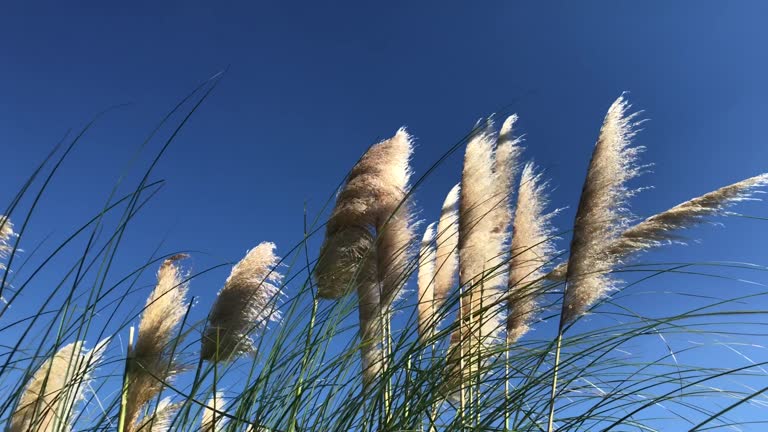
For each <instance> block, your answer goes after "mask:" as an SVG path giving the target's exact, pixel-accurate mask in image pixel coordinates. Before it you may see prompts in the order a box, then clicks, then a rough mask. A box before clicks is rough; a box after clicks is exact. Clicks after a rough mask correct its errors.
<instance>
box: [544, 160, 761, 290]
mask: <svg viewBox="0 0 768 432" xmlns="http://www.w3.org/2000/svg"><path fill="white" fill-rule="evenodd" d="M766 185H768V174H760V175H757V176H754V177H750V178H748V179H745V180H742V181H740V182H736V183H733V184H730V185H728V186H723V187H721V188H720V189H717V190H714V191H712V192H709V193H706V194H704V195H701V196H699V197H696V198H693V199H690V200H688V201H685V202H683V203H680V204H678V205H676V206H674V207H672V208H670V209H669V210H666V211H663V212H661V213H658V214H656V215H653V216H651V217H649V218H647V219H645V220H643V221H642V222H640V223H638V224H637V225H634V226H632V227H631V228H628V229H627V230H625V231H624V232H623V233H621V236H620V237H619V238H618V239H616V240H615V241H614V242H613V243H611V244H610V245H608V247H607V248H606V254H608V255H611V256H613V257H615V258H616V259H618V260H623V259H625V258H627V257H629V256H631V255H633V254H636V253H640V252H643V251H647V250H650V249H653V248H656V247H659V246H663V245H666V244H670V243H682V241H681V239H680V237H678V236H677V235H675V231H679V230H682V229H686V228H691V227H693V226H695V225H698V224H701V223H704V222H706V220H707V217H709V216H717V215H726V214H727V211H726V210H727V209H728V207H730V206H732V205H734V204H737V203H739V202H741V201H747V200H751V199H754V198H752V196H753V195H754V193H756V192H757V191H756V190H755V189H758V188H761V187H764V186H766ZM567 271H568V263H563V264H560V265H558V266H557V267H556V268H555V269H554V270H552V272H550V273H549V274H548V275H547V278H548V279H550V280H564V279H565V276H566V274H567Z"/></svg>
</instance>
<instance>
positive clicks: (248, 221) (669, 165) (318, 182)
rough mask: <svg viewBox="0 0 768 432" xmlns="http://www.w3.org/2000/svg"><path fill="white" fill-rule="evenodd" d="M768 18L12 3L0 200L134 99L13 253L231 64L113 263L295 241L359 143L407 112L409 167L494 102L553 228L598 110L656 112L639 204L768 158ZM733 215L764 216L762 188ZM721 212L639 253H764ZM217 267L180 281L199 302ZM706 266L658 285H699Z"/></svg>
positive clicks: (436, 186) (231, 256) (102, 130)
mask: <svg viewBox="0 0 768 432" xmlns="http://www.w3.org/2000/svg"><path fill="white" fill-rule="evenodd" d="M766 13H768V3H765V2H758V1H752V2H746V1H745V2H729V3H726V2H714V1H699V2H692V1H691V2H674V3H673V2H662V1H646V2H610V3H609V2H579V3H575V2H573V3H570V2H569V3H562V4H559V3H549V2H547V3H544V2H539V3H536V4H535V5H534V4H533V2H531V3H529V4H522V3H513V2H482V4H481V3H478V4H474V5H473V6H472V7H470V6H468V3H460V2H440V3H431V4H430V3H428V2H387V3H386V4H384V3H382V4H375V5H373V4H370V5H364V4H361V3H360V2H332V3H323V4H320V3H319V2H306V3H293V2H291V3H289V2H259V3H257V2H252V3H248V4H246V3H237V4H229V3H227V4H224V3H222V2H176V3H165V4H156V2H147V3H145V4H140V3H137V2H131V4H130V6H127V5H122V6H113V5H106V4H105V3H103V2H79V3H78V4H77V5H72V4H69V5H62V4H54V3H51V4H49V5H45V6H42V5H35V6H32V5H29V4H27V5H22V6H19V5H11V4H6V5H4V6H3V13H2V16H0V41H1V42H0V101H1V102H0V149H2V154H3V162H4V163H3V169H2V170H0V181H2V184H3V187H2V188H1V189H0V199H1V200H5V201H6V202H7V201H8V200H10V199H11V197H12V195H13V193H15V191H16V190H17V189H18V187H19V186H20V185H21V183H22V181H23V180H24V179H25V178H26V175H28V174H29V173H30V171H31V170H32V169H33V167H34V166H35V165H36V164H37V163H39V161H40V160H41V159H42V158H43V157H44V155H45V154H46V153H47V152H48V151H49V150H50V149H51V147H52V146H53V145H54V144H55V143H56V142H57V141H58V140H59V139H60V138H61V136H62V135H63V134H64V133H65V132H66V131H67V130H68V129H69V128H75V129H77V128H79V127H82V126H83V125H84V124H85V123H86V122H87V121H88V120H89V119H90V118H91V117H92V116H93V115H94V114H95V113H96V112H98V111H100V110H102V109H104V108H106V107H108V106H112V105H115V104H121V103H130V105H128V106H126V107H123V108H119V109H117V110H114V111H112V112H110V113H109V114H108V115H107V116H106V117H105V118H103V119H102V120H100V121H99V122H98V123H97V124H96V126H95V127H94V129H93V130H92V131H91V132H89V133H88V134H87V136H86V137H85V139H84V140H83V142H82V144H81V145H80V146H79V147H78V148H77V149H76V151H75V152H74V153H73V154H72V156H71V157H70V158H69V159H68V160H67V162H66V164H65V165H64V166H63V167H62V169H61V171H60V173H59V175H58V177H57V178H56V181H55V182H54V185H53V186H52V187H51V189H50V190H49V193H47V194H46V195H45V199H44V200H43V202H42V204H41V207H40V210H39V212H38V213H37V216H36V217H35V218H33V220H32V224H33V225H32V228H31V229H30V234H29V237H28V241H29V243H28V246H26V249H31V248H32V247H33V245H35V244H37V243H38V242H39V241H41V240H42V239H43V238H45V237H46V236H48V235H50V238H49V240H48V241H49V242H51V243H52V244H55V242H56V240H57V239H62V238H64V237H65V235H66V234H67V233H68V232H69V231H70V230H71V229H72V227H74V226H75V225H76V224H77V223H78V222H82V221H84V220H85V219H86V218H87V217H90V216H91V215H93V214H94V213H95V212H96V211H97V210H98V209H99V208H100V206H101V205H102V204H103V202H104V201H105V200H106V197H107V195H108V193H109V192H110V190H111V187H112V185H113V184H114V182H115V181H116V180H117V178H118V176H119V174H120V172H122V170H123V169H124V168H125V166H126V163H127V160H128V159H130V157H131V156H132V155H133V154H134V153H135V152H136V150H137V149H138V147H139V145H140V143H141V142H142V140H143V138H144V137H145V135H146V134H147V133H148V132H149V131H150V130H151V128H152V127H153V126H154V125H155V124H156V122H157V121H158V120H159V119H160V118H161V117H162V115H163V113H164V112H166V111H167V110H168V109H170V108H171V107H172V106H173V105H174V104H175V102H176V101H177V100H178V99H179V98H180V97H182V96H183V95H185V94H186V93H187V92H188V91H189V90H190V89H192V88H194V86H195V85H196V84H197V83H199V82H200V81H202V80H204V79H205V78H207V77H209V76H211V75H213V74H214V73H216V72H218V71H220V70H222V69H224V68H227V67H229V70H228V72H227V73H226V75H225V77H224V79H223V80H222V81H221V84H220V85H219V86H218V88H217V89H216V90H215V91H214V93H213V94H212V96H211V97H210V98H209V100H208V101H206V102H205V104H204V105H203V107H202V108H201V109H200V111H199V112H197V113H196V114H195V115H194V116H193V118H192V120H191V122H190V124H189V125H188V127H185V128H184V130H183V131H182V132H181V134H180V135H179V136H178V138H177V139H176V140H175V142H174V143H173V145H172V146H171V148H170V149H169V151H168V152H167V154H166V155H165V156H164V158H163V159H162V161H161V163H160V164H159V166H158V167H157V170H156V172H155V175H154V177H153V178H155V179H159V178H162V179H165V180H166V181H167V184H166V186H165V187H164V189H163V191H162V192H161V194H160V195H159V196H158V198H157V200H156V201H154V203H153V204H152V205H151V206H150V207H149V208H148V209H147V210H146V211H145V212H143V214H142V216H141V217H140V219H137V225H136V227H135V228H134V229H133V230H132V231H131V234H130V239H129V240H128V242H127V243H126V246H125V250H124V252H123V260H124V261H122V262H123V263H124V264H121V265H122V266H124V267H123V269H131V268H135V266H136V265H139V264H140V263H141V262H143V260H145V259H146V257H147V256H148V255H150V254H152V252H153V251H154V249H155V247H157V246H158V245H159V244H161V243H162V246H161V247H160V250H161V251H173V250H178V249H189V250H199V251H204V254H200V255H199V256H195V258H194V259H193V260H192V265H193V266H194V267H196V268H203V267H205V266H206V265H209V264H212V263H218V262H222V261H227V260H236V259H238V258H239V257H240V256H242V254H243V253H244V252H245V251H246V250H247V249H249V248H250V247H252V246H254V245H255V244H256V243H258V242H260V241H263V240H270V241H274V242H276V243H277V245H278V253H280V252H282V251H285V250H286V249H288V248H289V247H290V246H292V245H293V244H295V243H296V242H298V241H299V240H301V235H302V231H301V230H302V219H303V208H304V205H305V203H306V204H307V206H308V208H309V212H310V214H311V215H316V214H317V212H318V211H319V210H320V207H321V206H322V205H323V203H324V202H325V200H326V199H328V197H330V196H331V194H332V193H333V192H334V188H335V187H336V185H337V184H338V182H339V181H340V179H341V178H342V176H343V175H344V174H345V172H346V171H347V170H348V169H349V168H350V167H351V165H352V164H353V163H354V162H355V161H356V160H357V158H358V157H359V156H360V154H361V153H362V152H363V151H364V150H365V149H366V148H367V146H369V145H370V144H372V143H374V142H376V141H377V140H379V139H381V138H385V137H388V136H390V135H392V134H393V133H394V132H395V131H396V130H397V129H398V128H399V127H400V126H403V125H405V126H407V127H408V129H409V131H410V132H411V133H412V134H413V135H414V136H415V137H416V143H417V148H416V152H415V156H414V160H413V167H414V171H415V174H416V176H417V177H418V176H420V175H421V174H423V173H424V171H425V170H426V169H428V168H429V167H430V166H431V165H432V164H433V163H434V162H435V161H436V160H437V159H438V158H439V157H440V156H441V155H442V154H443V153H444V152H445V151H446V150H447V149H448V148H449V147H450V146H451V145H453V144H454V143H456V142H457V141H458V140H459V139H461V137H462V136H464V134H465V133H466V132H467V131H468V130H470V129H471V127H472V126H473V124H474V123H475V121H476V120H477V119H478V118H480V117H482V116H484V115H488V114H490V113H493V112H497V111H501V110H508V111H511V112H516V113H518V114H519V116H520V121H519V126H520V132H521V133H524V134H525V137H526V145H527V151H526V154H525V155H526V157H527V158H529V159H533V160H535V161H536V162H537V163H538V164H539V165H540V166H541V167H543V169H544V170H545V171H546V175H547V176H548V177H549V178H551V184H552V186H553V187H554V192H553V194H552V201H553V205H554V206H557V207H566V206H567V207H569V209H568V210H566V211H564V212H563V214H562V215H561V216H560V217H559V218H558V219H557V223H558V224H559V227H560V228H563V229H566V228H567V227H568V226H569V224H570V223H571V221H572V218H573V209H575V207H576V205H577V203H578V197H579V192H580V189H581V184H582V180H583V177H584V173H585V171H586V168H587V164H588V162H589V157H590V153H591V150H592V147H593V145H594V141H595V138H596V136H597V132H598V130H599V127H600V123H601V121H602V117H603V115H604V113H605V111H606V109H607V108H608V106H609V105H610V104H611V102H612V101H613V100H614V99H615V98H616V97H618V96H619V95H620V94H621V93H622V92H623V91H628V92H629V94H628V97H629V99H630V101H631V102H632V103H633V105H634V107H635V108H636V109H638V110H643V111H644V113H643V117H644V118H647V119H650V121H649V122H647V123H645V125H644V130H643V132H641V133H640V134H639V135H638V137H637V142H638V143H639V144H642V145H644V146H646V147H647V151H646V152H645V153H644V155H643V161H644V162H649V163H654V164H655V165H654V167H653V169H652V171H653V172H652V173H651V174H648V175H646V176H643V177H642V178H641V179H640V180H639V181H638V182H637V185H640V186H653V187H654V189H652V190H649V191H646V192H644V193H642V194H641V195H639V196H638V197H637V198H636V199H635V200H634V201H633V209H634V211H635V212H636V213H637V214H638V215H649V214H652V213H654V212H656V211H660V210H663V209H666V208H668V207H670V206H672V205H674V204H676V203H678V202H680V201H683V200H685V199H688V198H690V197H693V196H696V195H698V194H701V193H704V192H707V191H709V190H712V189H714V188H717V187H719V186H722V185H725V184H728V183H731V182H734V181H737V180H740V179H742V178H745V177H749V176H752V175H756V174H758V173H761V172H764V171H768V170H767V169H766V162H765V161H766V156H767V155H766V152H767V151H768V150H766V143H765V132H764V131H765V128H764V123H765V119H766V118H768V102H767V101H768V81H767V80H766V79H765V77H766V76H768V57H766V55H765V53H764V47H765V46H766V45H767V44H768V27H766V26H765V22H764V21H765V16H767V15H766ZM158 144H159V143H158V142H154V143H153V144H151V146H150V150H148V151H147V152H146V153H144V155H143V156H141V158H140V161H139V163H138V164H137V165H136V166H135V169H134V171H132V172H133V173H136V172H138V167H143V166H146V163H147V162H148V161H149V160H150V154H151V151H152V150H153V149H157V148H158ZM460 161H461V158H460V155H459V154H456V155H454V156H453V157H451V158H450V159H449V160H447V161H446V162H445V163H444V164H443V165H441V166H440V167H439V169H438V170H437V171H436V172H435V173H434V175H432V176H431V177H430V179H429V180H428V181H427V182H426V183H425V184H424V185H423V187H421V188H420V189H419V190H418V191H417V192H416V199H417V201H418V203H419V207H420V209H421V217H422V218H423V219H425V220H427V221H431V220H434V219H435V218H436V217H437V215H438V212H439V206H440V203H441V202H442V200H443V197H444V194H445V193H446V192H447V190H448V189H449V188H450V187H451V185H453V184H454V183H456V182H457V181H458V179H459V173H460ZM126 190H127V189H126ZM740 210H742V211H744V212H746V213H749V214H751V215H755V216H768V212H766V210H765V207H764V205H762V204H754V203H750V204H746V205H744V206H742V207H741V208H740ZM724 222H725V223H726V226H725V228H722V227H714V228H712V227H706V228H704V229H697V230H694V231H692V232H690V233H689V235H690V236H691V238H692V239H696V240H700V242H701V243H693V244H692V245H691V246H689V247H687V248H680V247H676V248H671V249H669V250H666V251H664V252H662V253H659V254H653V255H650V256H646V257H645V258H644V259H646V260H648V261H665V260H667V261H686V262H688V261H716V260H728V261H749V262H754V263H759V264H765V263H766V261H768V259H767V258H768V253H766V251H765V249H764V247H763V245H764V244H766V240H768V233H767V232H766V230H765V229H764V227H763V223H764V222H759V221H754V220H752V221H745V220H739V219H729V220H727V221H724ZM566 244H567V242H562V246H563V247H565V246H566ZM225 276H226V271H225V270H222V271H221V272H220V273H218V274H215V275H211V276H210V278H206V279H202V281H201V282H200V283H196V284H193V288H192V293H193V295H196V296H201V297H202V298H201V299H200V305H201V306H200V307H198V308H197V309H199V310H200V311H201V312H200V313H204V312H202V311H204V310H206V309H207V304H208V303H209V302H210V299H212V297H213V295H214V293H215V292H216V291H217V290H218V289H219V287H220V284H221V280H223V278H224V277H225ZM741 276H742V277H745V278H746V277H747V276H748V278H752V279H756V280H758V281H760V280H761V278H762V282H765V281H766V279H765V277H764V276H763V275H762V274H748V275H746V276H745V275H741ZM694 282H695V283H694ZM698 282H700V281H699V280H698V279H695V280H694V279H675V278H670V279H668V280H663V281H661V282H659V283H662V284H664V285H663V286H662V287H661V288H660V289H670V290H671V289H677V288H680V289H686V290H689V291H695V290H697V289H699V287H698ZM147 283H149V281H147ZM43 284H44V283H43ZM705 285H706V286H705V288H706V289H708V290H713V291H717V290H721V289H724V288H728V287H730V285H728V284H727V283H725V282H712V281H706V283H705ZM731 285H732V284H731ZM36 289H40V290H44V289H45V287H38V288H36ZM31 300H32V299H27V300H25V299H22V300H20V302H22V303H21V305H20V306H19V309H20V310H23V309H24V302H25V301H31ZM632 301H635V302H636V303H635V304H633V306H634V307H637V308H643V307H654V306H655V305H654V301H653V300H648V299H646V298H643V297H642V296H639V297H638V298H636V299H634V300H632ZM20 313H21V312H20ZM760 352H762V351H760ZM759 355H760V354H758V356H759ZM762 355H763V358H766V356H765V354H764V353H762Z"/></svg>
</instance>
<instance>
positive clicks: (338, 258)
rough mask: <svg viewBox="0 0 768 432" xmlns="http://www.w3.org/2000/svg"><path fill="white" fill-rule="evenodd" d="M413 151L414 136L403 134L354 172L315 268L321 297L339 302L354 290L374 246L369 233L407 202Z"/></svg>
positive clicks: (368, 156)
mask: <svg viewBox="0 0 768 432" xmlns="http://www.w3.org/2000/svg"><path fill="white" fill-rule="evenodd" d="M412 152H413V145H412V142H411V137H410V135H408V133H407V132H406V131H405V129H400V130H398V131H397V133H396V134H395V136H394V137H392V138H390V139H388V140H384V141H382V142H380V143H378V144H375V145H374V146H372V147H371V148H370V149H369V150H368V151H367V152H366V153H365V154H364V155H363V157H362V158H360V160H359V161H358V162H357V164H356V165H355V166H354V167H353V168H352V170H351V171H350V173H349V176H348V179H347V182H346V184H345V185H344V187H343V188H342V189H341V191H340V192H339V195H338V197H337V198H336V205H335V207H334V209H333V213H332V214H331V217H330V219H329V220H328V223H327V225H326V234H325V241H324V243H323V246H322V247H321V250H320V258H319V262H318V265H317V268H316V269H315V278H316V280H317V285H318V294H319V296H320V297H321V298H327V299H337V298H340V297H342V296H344V295H346V294H348V293H350V292H352V291H353V290H354V288H355V286H354V284H353V278H354V276H355V275H356V273H360V271H358V269H359V267H358V266H360V265H367V264H368V263H367V262H366V261H365V260H361V259H360V257H362V256H366V255H367V254H369V253H370V248H371V247H372V246H373V236H371V235H370V234H369V232H370V231H369V230H370V229H371V228H372V227H374V228H380V227H381V226H383V224H385V223H386V221H387V220H388V219H389V218H390V216H392V213H393V212H394V211H395V209H397V208H398V207H399V206H400V205H401V203H402V201H403V199H404V197H405V192H406V188H407V185H408V179H409V178H410V175H411V172H410V167H409V161H410V158H411V153H412ZM393 231H396V229H395V230H393ZM362 273H363V276H366V275H367V271H366V270H363V271H362ZM361 280H364V278H361Z"/></svg>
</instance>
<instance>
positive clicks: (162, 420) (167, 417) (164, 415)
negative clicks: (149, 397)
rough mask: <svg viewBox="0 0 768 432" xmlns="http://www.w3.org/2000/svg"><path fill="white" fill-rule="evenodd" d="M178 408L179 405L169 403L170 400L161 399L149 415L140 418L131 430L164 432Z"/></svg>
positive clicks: (136, 431)
mask: <svg viewBox="0 0 768 432" xmlns="http://www.w3.org/2000/svg"><path fill="white" fill-rule="evenodd" d="M179 408H181V404H178V403H171V399H170V398H163V399H162V400H161V401H160V402H158V404H157V405H156V406H155V407H154V410H152V412H151V413H147V414H145V415H144V417H142V418H141V421H140V422H139V424H138V425H136V427H135V428H134V429H133V430H134V431H135V432H166V431H168V428H169V427H170V426H171V422H172V421H173V418H174V416H175V415H176V413H177V412H178V411H179Z"/></svg>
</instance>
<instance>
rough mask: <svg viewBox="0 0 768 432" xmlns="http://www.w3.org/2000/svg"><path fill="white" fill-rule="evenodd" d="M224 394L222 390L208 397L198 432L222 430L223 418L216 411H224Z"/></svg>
mask: <svg viewBox="0 0 768 432" xmlns="http://www.w3.org/2000/svg"><path fill="white" fill-rule="evenodd" d="M224 405H225V402H224V394H223V393H222V392H216V394H215V395H214V396H213V397H212V398H210V399H208V404H207V405H206V407H205V408H204V409H203V421H202V423H201V425H200V432H218V431H220V430H223V425H224V422H223V419H222V416H221V415H220V414H217V413H216V412H217V411H224Z"/></svg>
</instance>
